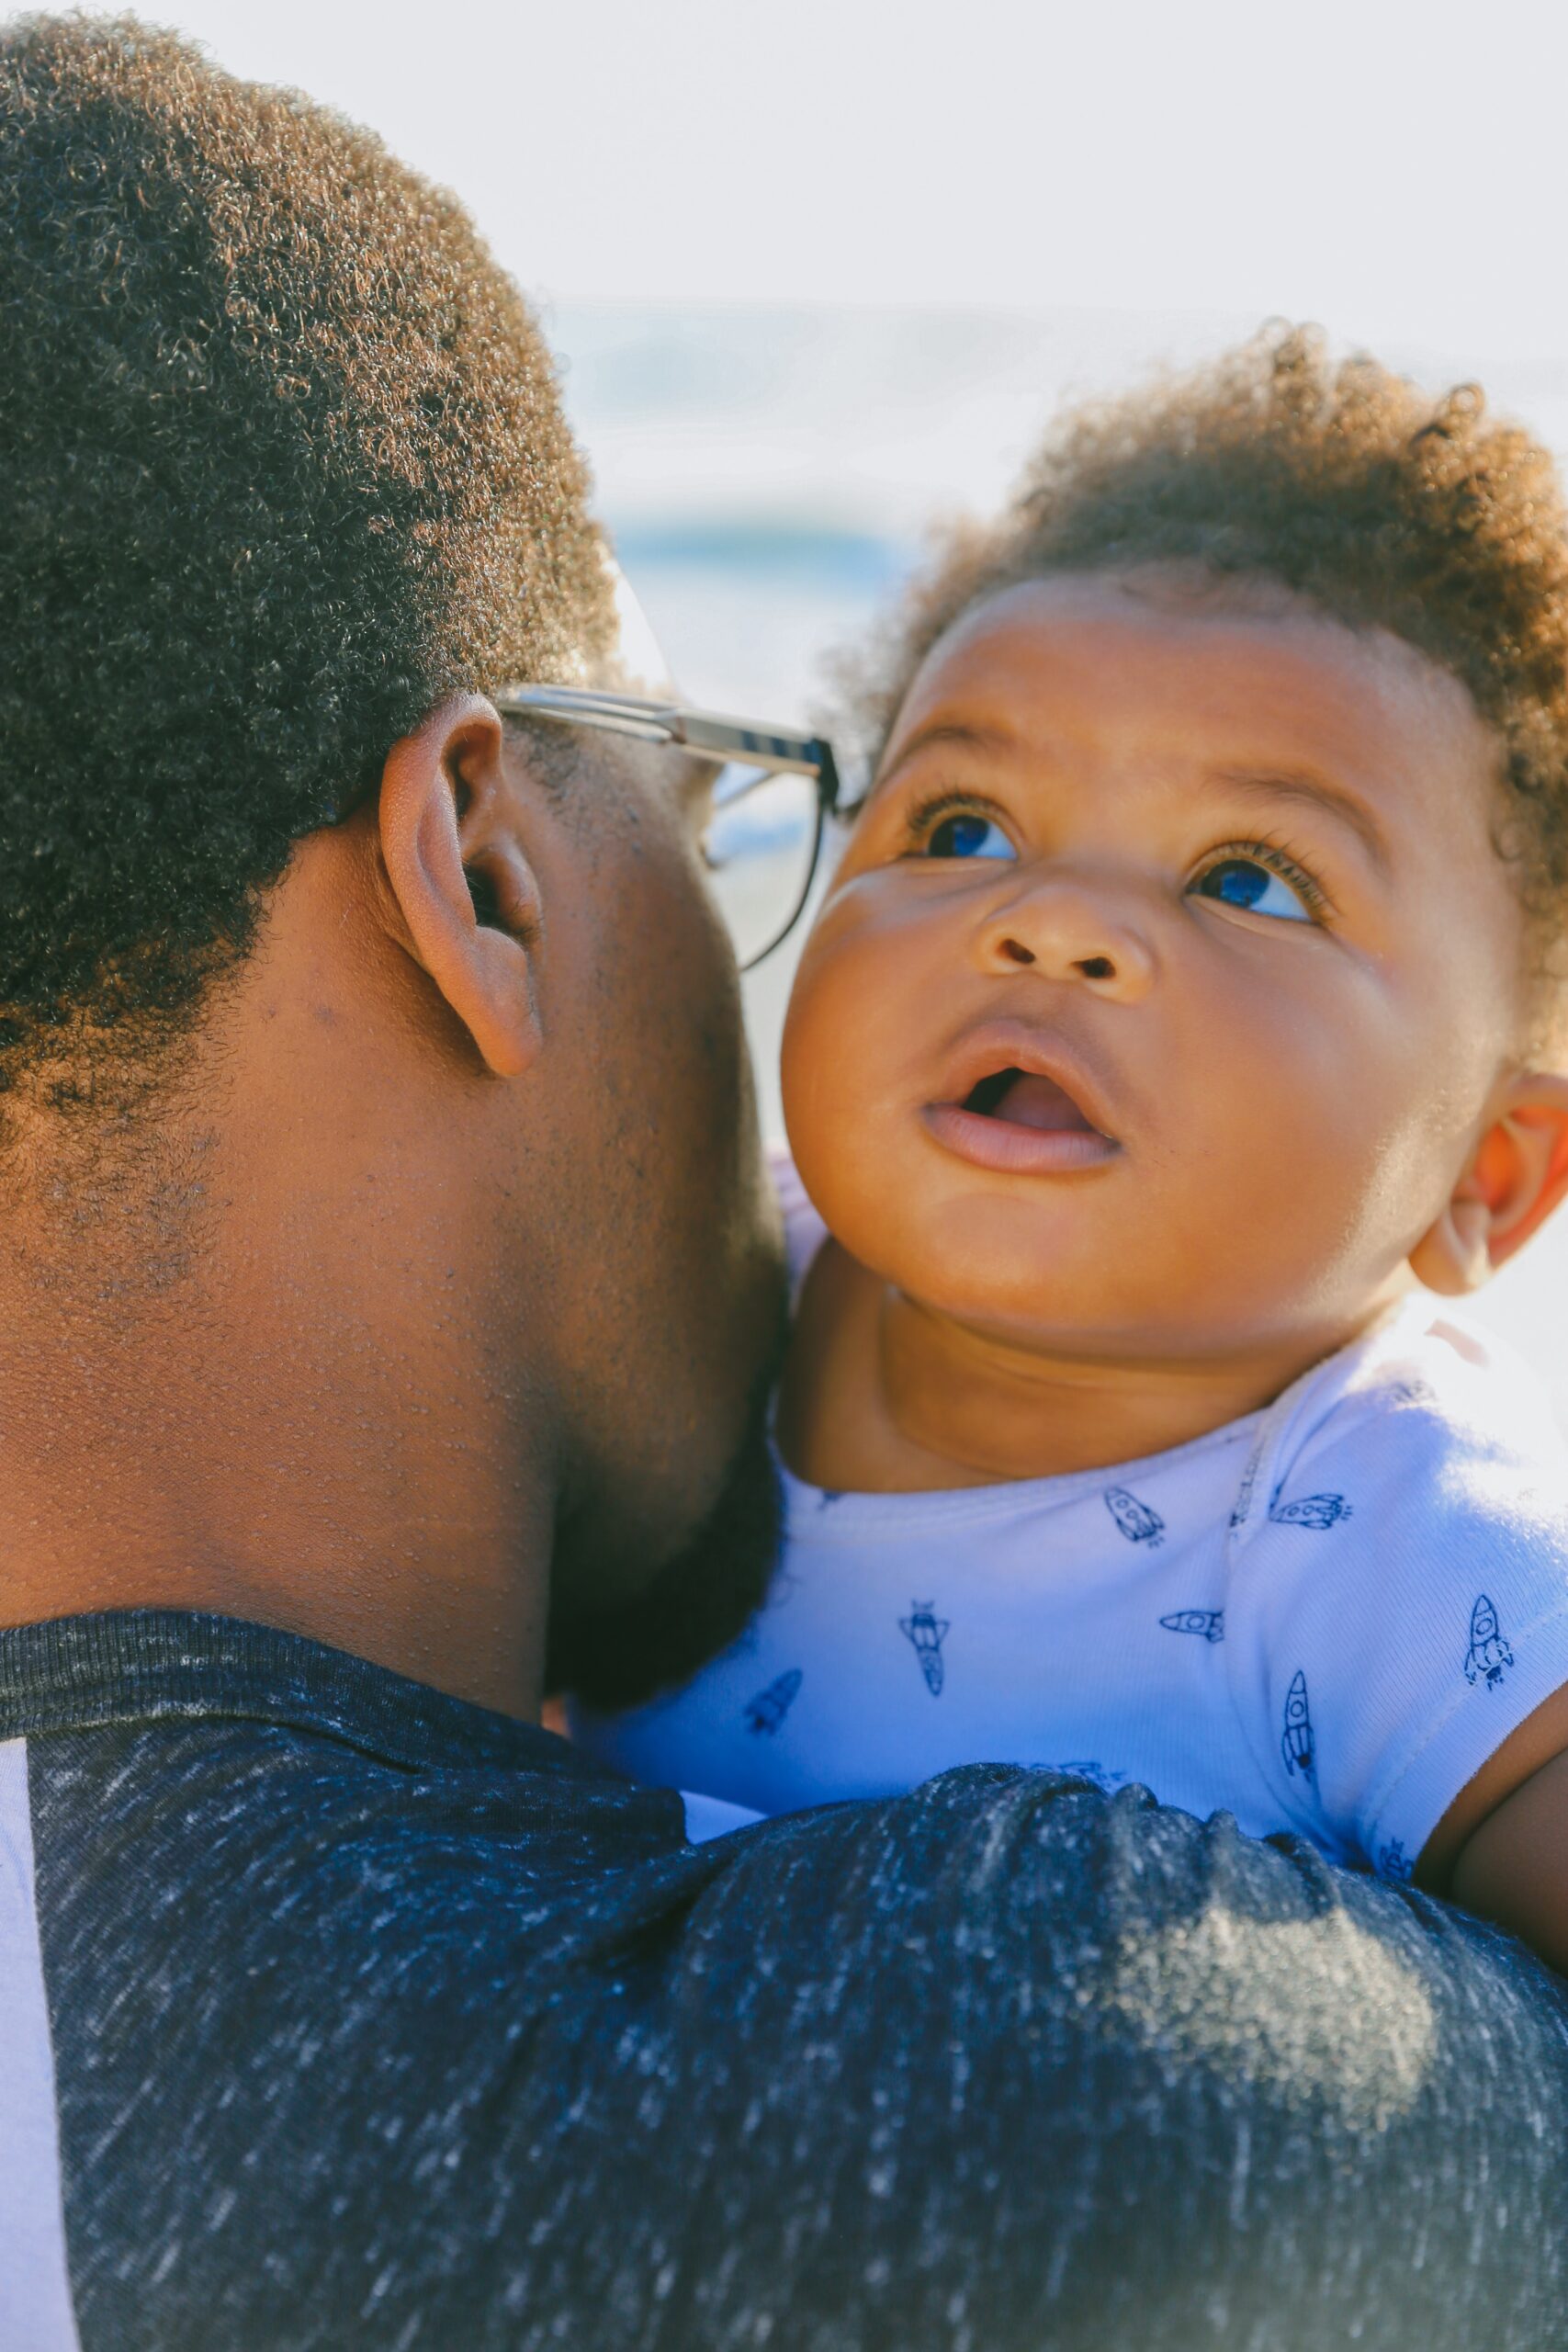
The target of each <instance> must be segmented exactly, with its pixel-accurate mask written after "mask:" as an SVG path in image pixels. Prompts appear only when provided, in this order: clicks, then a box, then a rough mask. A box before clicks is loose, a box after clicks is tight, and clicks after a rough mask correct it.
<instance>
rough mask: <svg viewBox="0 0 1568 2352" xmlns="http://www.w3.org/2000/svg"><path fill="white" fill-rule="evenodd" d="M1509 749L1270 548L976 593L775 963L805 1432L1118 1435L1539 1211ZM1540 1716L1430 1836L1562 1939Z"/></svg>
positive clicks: (1453, 1271) (1374, 1311)
mask: <svg viewBox="0 0 1568 2352" xmlns="http://www.w3.org/2000/svg"><path fill="white" fill-rule="evenodd" d="M1498 769H1499V760H1498V752H1497V747H1496V744H1495V740H1494V738H1493V736H1492V734H1491V732H1490V730H1489V729H1487V728H1486V726H1485V725H1484V724H1483V721H1482V719H1481V718H1480V716H1479V714H1478V713H1477V711H1476V709H1475V707H1474V705H1473V703H1472V700H1471V697H1470V695H1469V694H1468V692H1467V690H1466V689H1465V687H1464V686H1463V685H1462V684H1461V683H1460V681H1458V680H1457V679H1456V678H1454V677H1453V676H1451V675H1450V673H1448V672H1446V671H1444V670H1442V669H1440V668H1439V667H1438V666H1437V665H1436V664H1435V663H1433V662H1430V661H1428V660H1427V658H1426V657H1424V656H1423V655H1421V654H1420V653H1418V652H1417V651H1416V650H1414V649H1412V648H1411V647H1410V646H1408V645H1406V644H1405V643H1404V642H1403V641H1402V640H1400V639H1396V638H1394V637H1393V636H1391V635H1389V634H1386V633H1384V632H1382V631H1379V630H1365V631H1352V630H1351V629H1349V628H1346V627H1344V626H1343V625H1342V624H1339V623H1337V622H1336V621H1333V620H1331V619H1329V618H1327V617H1325V616H1320V615H1319V614H1317V613H1316V612H1314V610H1312V609H1311V608H1310V607H1308V606H1306V605H1303V604H1302V603H1300V602H1298V601H1297V600H1295V599H1293V598H1292V597H1291V596H1290V595H1289V594H1287V593H1286V592H1285V591H1284V590H1282V589H1276V588H1274V587H1273V585H1272V584H1271V583H1269V582H1228V583H1225V584H1224V586H1221V585H1218V584H1216V583H1213V582H1201V581H1197V580H1194V579H1193V578H1192V577H1191V576H1190V575H1181V574H1176V573H1170V574H1161V573H1159V572H1154V571H1144V572H1140V573H1138V574H1136V575H1133V576H1129V577H1124V578H1118V577H1114V576H1107V575H1100V574H1092V573H1091V574H1075V575H1066V576H1061V577H1056V578H1048V579H1043V580H1038V581H1033V582H1027V583H1025V584H1023V585H1021V586H1017V587H1013V588H1010V589H1008V590H1006V591H1004V592H1003V593H1001V594H998V595H996V596H994V597H992V598H990V599H989V600H987V601H986V602H984V603H982V604H980V605H977V606H976V607H975V608H974V609H972V610H971V611H970V612H969V613H968V614H966V615H964V616H963V617H962V618H961V619H960V620H959V621H958V622H957V623H956V624H955V625H954V626H953V628H951V629H950V630H949V631H948V633H947V634H946V635H945V636H944V637H943V638H942V639H941V640H940V641H939V642H938V644H937V645H936V646H935V647H934V648H933V649H932V650H931V653H930V655H928V657H927V659H926V661H925V662H924V663H923V665H922V667H921V668H920V670H919V673H918V674H917V676H916V677H915V679H914V682H913V684H912V685H911V687H910V690H909V692H908V695H907V697H906V699H905V702H904V705H903V707H902V708H901V710H900V712H899V714H898V716H897V720H896V721H895V724H894V726H893V729H892V731H891V734H890V737H889V740H888V742H887V744H886V751H885V752H884V755H883V758H882V761H881V763H880V765H879V769H878V773H877V775H876V778H875V781H874V785H873V786H872V788H871V791H870V793H869V794H868V796H867V798H866V801H865V803H864V805H863V809H862V811H861V813H860V814H859V816H858V818H857V820H856V822H855V825H854V829H853V831H852V834H851V836H850V839H849V842H848V843H847V845H846V848H845V852H844V854H843V857H842V860H841V862H840V865H839V866H838V867H837V869H836V872H835V874H834V876H833V879H832V882H831V885H830V888H829V891H828V893H827V896H826V899H825V900H824V903H823V906H822V910H821V912H820V914H819V916H818V921H817V924H816V927H815V929H814V931H813V933H812V934H811V937H810V939H809V941H808V942H807V946H806V949H805V952H804V954H803V956H802V959H801V964H800V969H799V974H798V978H797V979H796V983H795V993H794V996H793V998H792V1001H791V1005H790V1010H789V1017H788V1022H787V1025H786V1030H785V1037H784V1109H785V1116H786V1121H787V1124H788V1128H789V1135H790V1142H791V1147H792V1149H793V1152H794V1156H795V1162H796V1165H797V1167H798V1169H799V1171H800V1174H801V1176H802V1178H803V1180H804V1182H805V1183H806V1186H807V1191H808V1192H809V1193H810V1194H811V1196H812V1199H813V1200H814V1202H815V1203H816V1204H817V1206H818V1209H819V1211H820V1212H821V1214H822V1216H823V1217H824V1219H825V1220H826V1222H827V1225H828V1227H829V1232H830V1234H831V1236H832V1239H831V1240H830V1241H829V1244H828V1245H827V1246H826V1247H825V1248H824V1250H822V1251H821V1253H820V1254H819V1256H818V1259H817V1261H816V1262H815V1264H814V1266H813V1268H812V1270H811V1273H810V1275H809V1277H808V1280H807V1285H806V1290H805V1294H804V1295H803V1298H802V1302H801V1308H800V1314H799V1317H798V1322H797V1327H796V1331H795V1338H794V1340H793V1341H792V1346H791V1351H790V1355H789V1358H788V1361H787V1363H786V1369H785V1374H784V1386H783V1392H782V1397H781V1408H780V1415H779V1432H780V1439H781V1443H782V1446H783V1450H784V1454H785V1457H786V1459H788V1460H789V1461H790V1463H791V1464H792V1465H793V1466H794V1467H795V1469H796V1470H798V1471H799V1472H800V1473H801V1474H802V1475H803V1476H806V1477H807V1478H809V1479H810V1480H812V1481H813V1482H814V1483H816V1484H818V1485H820V1486H823V1487H832V1488H840V1489H843V1488H854V1489H859V1490H863V1491H866V1490H870V1491H895V1492H897V1491H909V1490H918V1489H936V1488H944V1487H946V1488H951V1487H963V1486H968V1485H981V1484H987V1483H991V1482H994V1481H997V1480H1002V1479H1013V1478H1028V1477H1040V1476H1049V1475H1052V1474H1055V1473H1058V1472H1068V1471H1075V1470H1081V1469H1086V1468H1090V1467H1097V1466H1100V1465H1103V1464H1113V1463H1121V1462H1126V1461H1129V1460H1133V1459H1135V1458H1137V1457H1138V1456H1140V1455H1144V1454H1148V1453H1156V1452H1159V1451H1162V1450H1164V1449H1166V1448H1168V1447H1171V1446H1176V1445H1179V1444H1181V1443H1182V1442H1185V1441H1187V1440H1189V1439H1191V1438H1193V1437H1196V1436H1199V1435H1201V1434H1202V1433H1204V1432H1205V1431H1207V1430H1212V1429H1215V1428H1218V1427H1220V1426H1221V1425H1222V1424H1224V1422H1226V1421H1228V1420H1231V1419H1235V1418H1237V1417H1239V1416H1240V1415H1243V1414H1245V1413H1247V1412H1250V1411H1253V1410H1255V1409H1257V1408H1258V1407H1260V1406H1262V1405H1263V1404H1265V1403H1267V1402H1268V1401H1269V1399H1271V1398H1272V1397H1276V1396H1277V1395H1279V1393H1280V1390H1281V1389H1283V1388H1284V1387H1286V1386H1287V1385H1289V1384H1290V1382H1291V1381H1292V1379H1294V1378H1295V1377H1297V1376H1298V1374H1301V1373H1302V1372H1303V1371H1304V1370H1306V1369H1307V1368H1308V1367H1309V1366H1310V1365H1311V1364H1313V1363H1316V1362H1318V1361H1319V1360H1320V1359H1321V1358H1323V1357H1324V1356H1325V1355H1326V1354H1328V1353H1329V1352H1330V1351H1333V1350H1334V1349H1336V1348H1338V1347H1340V1346H1342V1345H1343V1344H1345V1343H1346V1342H1347V1341H1348V1340H1350V1339H1352V1338H1353V1337H1354V1336H1355V1335H1356V1334H1357V1333H1358V1332H1359V1331H1361V1330H1362V1329H1365V1328H1366V1327H1367V1326H1368V1325H1369V1324H1370V1323H1371V1321H1372V1320H1373V1319H1374V1318H1376V1317H1378V1316H1379V1315H1380V1314H1382V1313H1383V1312H1384V1311H1385V1310H1386V1309H1387V1308H1388V1307H1389V1306H1391V1305H1392V1304H1393V1302H1394V1301H1396V1300H1397V1299H1398V1298H1399V1297H1400V1296H1401V1295H1403V1293H1404V1291H1405V1290H1406V1289H1407V1288H1408V1286H1409V1285H1410V1283H1411V1282H1412V1280H1413V1279H1416V1278H1418V1279H1420V1280H1421V1281H1423V1282H1425V1283H1427V1284H1429V1285H1430V1286H1431V1287H1432V1288H1434V1289H1436V1290H1438V1291H1441V1292H1445V1293H1453V1294H1458V1293H1462V1292H1464V1291H1467V1290H1469V1289H1472V1288H1474V1287H1475V1286H1476V1285H1477V1284H1479V1283H1481V1282H1483V1281H1484V1280H1485V1278H1486V1276H1487V1275H1488V1274H1489V1273H1490V1272H1491V1271H1492V1270H1493V1268H1494V1267H1495V1265H1496V1264H1498V1263H1500V1262H1501V1261H1503V1259H1505V1258H1506V1256H1508V1255H1509V1254H1510V1253H1511V1252H1512V1251H1513V1250H1516V1249H1517V1248H1518V1247H1519V1246H1520V1245H1521V1244H1522V1243H1523V1242H1524V1241H1525V1240H1526V1239H1528V1238H1529V1235H1530V1234H1531V1233H1532V1232H1533V1231H1534V1230H1535V1229H1536V1227H1538V1226H1539V1225H1540V1222H1541V1221H1542V1219H1543V1218H1544V1217H1545V1216H1547V1215H1549V1214H1550V1212H1551V1209H1552V1208H1553V1207H1554V1206H1555V1205H1556V1204H1557V1202H1558V1200H1559V1199H1560V1197H1561V1196H1562V1192H1563V1191H1564V1189H1565V1188H1568V1082H1565V1081H1564V1080H1563V1079H1562V1077H1561V1076H1560V1075H1558V1074H1557V1073H1556V1072H1555V1071H1554V1070H1552V1069H1550V1068H1548V1069H1540V1068H1538V1067H1536V1066H1535V1056H1534V1053H1533V1052H1532V1050H1531V1047H1530V1046H1529V1042H1528V1040H1529V1038H1530V1035H1531V1031H1532V1013H1533V992H1532V986H1531V962H1530V957H1531V943H1530V942H1529V939H1528V938H1527V932H1526V924H1525V922H1524V918H1523V915H1522V912H1521V909H1520V903H1519V899H1518V896H1517V888H1516V885H1515V881H1514V877H1513V876H1511V874H1510V873H1509V870H1508V867H1507V865H1506V862H1505V860H1504V858H1503V856H1502V855H1501V854H1499V851H1498V848H1497V845H1496V840H1495V835H1496V829H1497V825H1498V821H1499V804H1500V793H1499V789H1498V781H1497V779H1498ZM1564 1747H1568V1703H1565V1702H1564V1701H1563V1698H1562V1694H1559V1696H1558V1698H1557V1699H1556V1700H1553V1701H1551V1702H1548V1703H1547V1705H1546V1707H1544V1708H1542V1709H1541V1710H1540V1711H1538V1713H1537V1714H1536V1715H1535V1716H1533V1717H1532V1718H1531V1719H1530V1720H1529V1722H1528V1723H1527V1724H1524V1725H1523V1726H1521V1728H1520V1730H1519V1731H1518V1732H1517V1734H1516V1735H1515V1736H1514V1738H1513V1739H1512V1740H1510V1741H1509V1742H1508V1743H1507V1744H1506V1747H1504V1748H1503V1749H1501V1750H1500V1751H1499V1752H1498V1754H1497V1755H1496V1756H1495V1757H1494V1758H1492V1760H1491V1762H1490V1763H1489V1764H1488V1766H1487V1767H1486V1769H1485V1770H1484V1771H1483V1773H1482V1774H1480V1775H1478V1776H1477V1779H1476V1781H1472V1783H1471V1785H1470V1787H1469V1788H1468V1789H1466V1790H1465V1791H1464V1792H1461V1797H1460V1798H1459V1799H1458V1800H1457V1801H1456V1804H1455V1805H1454V1806H1453V1808H1451V1809H1450V1815H1448V1817H1447V1818H1446V1819H1445V1820H1444V1822H1443V1823H1442V1824H1441V1825H1439V1827H1438V1831H1437V1832H1435V1833H1434V1836H1433V1838H1432V1839H1431V1840H1430V1842H1429V1844H1428V1847H1427V1851H1426V1853H1425V1855H1424V1856H1423V1860H1422V1875H1423V1878H1424V1879H1425V1880H1426V1881H1427V1883H1450V1884H1451V1885H1452V1887H1453V1889H1454V1891H1455V1892H1456V1893H1458V1894H1460V1896H1461V1899H1462V1900H1465V1901H1472V1902H1475V1903H1476V1904H1477V1905H1478V1907H1483V1908H1485V1909H1487V1910H1489V1911H1491V1912H1493V1913H1494V1914H1495V1916H1498V1917H1503V1918H1504V1919H1506V1921H1508V1923H1509V1924H1517V1925H1518V1926H1519V1927H1520V1928H1521V1931H1524V1932H1529V1933H1530V1935H1531V1939H1532V1940H1534V1941H1536V1942H1537V1943H1538V1945H1539V1947H1540V1949H1541V1950H1543V1951H1545V1952H1546V1954H1547V1956H1548V1957H1549V1958H1554V1959H1556V1961H1557V1962H1558V1964H1559V1965H1561V1966H1568V1777H1565V1776H1568V1764H1565V1763H1564V1762H1563V1761H1562V1760H1558V1761H1555V1762H1553V1761H1551V1759H1553V1758H1559V1756H1560V1751H1561V1750H1562V1749H1563V1748H1564ZM1532 1775H1533V1776H1534V1778H1533V1779H1532V1778H1531V1776H1532ZM1521 1782H1525V1783H1528V1785H1526V1786H1524V1787H1521V1786H1520V1783H1521ZM1505 1800H1506V1802H1505ZM1526 1815H1529V1820H1530V1822H1531V1823H1532V1824H1535V1825H1536V1827H1537V1829H1539V1827H1540V1823H1541V1822H1542V1821H1546V1822H1549V1823H1550V1824H1551V1825H1552V1826H1551V1835H1550V1837H1548V1838H1547V1845H1548V1846H1549V1847H1550V1846H1551V1838H1552V1837H1554V1838H1555V1841H1556V1843H1555V1847H1554V1848H1551V1852H1552V1853H1553V1854H1554V1856H1555V1859H1554V1860H1550V1859H1549V1860H1547V1861H1546V1862H1545V1863H1544V1865H1542V1861H1541V1857H1542V1837H1541V1835H1539V1834H1529V1833H1527V1832H1524V1831H1521V1830H1520V1827H1519V1824H1520V1822H1521V1821H1522V1820H1524V1819H1525V1818H1526ZM1483 1823H1484V1828H1483V1827H1482V1825H1483ZM1521 1854H1528V1856H1529V1858H1531V1859H1530V1863H1529V1869H1528V1870H1524V1869H1523V1867H1522V1865H1521V1861H1520V1856H1521ZM1527 1880H1528V1882H1529V1883H1528V1885H1527V1883H1526V1882H1527ZM1527 1921H1528V1924H1527Z"/></svg>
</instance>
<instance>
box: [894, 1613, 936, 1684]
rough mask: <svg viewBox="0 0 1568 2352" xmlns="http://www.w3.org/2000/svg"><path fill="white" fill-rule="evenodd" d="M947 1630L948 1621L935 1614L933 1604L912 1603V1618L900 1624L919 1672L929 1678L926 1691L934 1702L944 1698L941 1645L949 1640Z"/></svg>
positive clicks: (903, 1620) (904, 1618)
mask: <svg viewBox="0 0 1568 2352" xmlns="http://www.w3.org/2000/svg"><path fill="white" fill-rule="evenodd" d="M947 1630H948V1621H947V1619H946V1618H945V1617H939V1616H938V1615H937V1614H936V1603H935V1601H934V1600H911V1601H910V1603H909V1614H908V1616H907V1617H900V1618H899V1620H898V1631H899V1632H900V1633H901V1634H903V1635H904V1637H905V1639H906V1640H907V1641H910V1642H913V1644H914V1645H915V1656H916V1657H918V1658H919V1661H920V1672H921V1673H922V1674H923V1675H924V1676H925V1678H926V1689H927V1690H928V1691H930V1692H931V1697H932V1698H933V1699H940V1698H941V1696H942V1643H943V1642H944V1641H945V1640H946V1638H947Z"/></svg>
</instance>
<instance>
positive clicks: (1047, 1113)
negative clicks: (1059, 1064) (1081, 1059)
mask: <svg viewBox="0 0 1568 2352" xmlns="http://www.w3.org/2000/svg"><path fill="white" fill-rule="evenodd" d="M991 1116H992V1118H993V1119H1001V1120H1004V1121H1005V1122H1006V1124H1007V1125H1009V1126H1010V1127H1035V1128H1038V1129H1039V1131H1040V1132H1041V1133H1042V1134H1050V1133H1052V1132H1054V1131H1055V1130H1057V1129H1059V1128H1064V1127H1066V1128H1074V1129H1076V1130H1077V1132H1078V1133H1079V1134H1087V1133H1089V1121H1088V1120H1087V1119H1086V1118H1085V1117H1084V1114H1083V1113H1082V1112H1081V1111H1080V1110H1079V1109H1078V1106H1077V1103H1075V1102H1074V1101H1073V1099H1072V1096H1071V1095H1070V1094H1067V1093H1065V1092H1064V1091H1063V1090H1062V1089H1061V1087H1059V1086H1058V1085H1057V1083H1056V1081H1055V1079H1054V1078H1039V1077H1037V1076H1036V1075H1035V1074H1034V1072H1033V1071H1032V1070H1020V1071H1019V1073H1018V1075H1017V1076H1016V1077H1015V1078H1014V1079H1013V1080H1012V1082H1011V1084H1010V1086H1009V1087H1008V1089H1007V1091H1006V1092H1005V1093H1004V1094H1003V1095H1002V1097H1001V1099H1000V1101H999V1102H998V1103H997V1105H996V1107H995V1109H994V1110H993V1111H992V1113H991Z"/></svg>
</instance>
